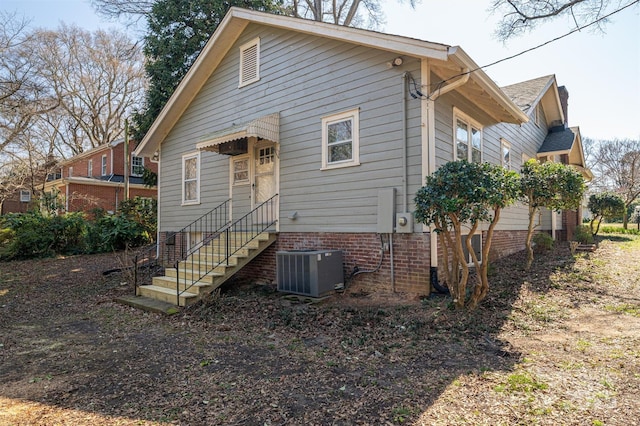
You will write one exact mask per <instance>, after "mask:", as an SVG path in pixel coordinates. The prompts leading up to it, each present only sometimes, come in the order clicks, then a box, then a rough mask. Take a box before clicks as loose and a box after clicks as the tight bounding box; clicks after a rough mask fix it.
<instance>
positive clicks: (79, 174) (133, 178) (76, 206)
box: [44, 140, 158, 212]
mask: <svg viewBox="0 0 640 426" xmlns="http://www.w3.org/2000/svg"><path fill="white" fill-rule="evenodd" d="M133 145H134V144H131V145H130V148H129V153H131V151H133V148H134V146H133ZM124 146H125V144H124V141H123V140H118V141H115V142H113V143H110V144H106V145H102V146H99V147H97V148H94V149H91V150H89V151H86V152H83V153H82V154H78V155H76V156H75V157H72V158H70V159H68V160H66V161H63V162H62V163H60V169H59V170H58V171H57V172H56V174H54V175H50V176H49V178H48V179H47V182H46V183H45V187H44V189H45V192H49V193H52V192H56V193H57V194H58V197H59V200H60V202H61V203H63V205H60V207H61V208H63V209H64V210H65V211H69V212H75V211H86V212H89V211H91V210H92V209H95V208H101V209H104V210H106V211H108V212H115V211H116V210H117V209H118V206H119V204H120V203H121V202H122V200H124V199H125V198H127V197H126V195H125V190H126V188H125V184H124V182H125V164H126V157H125V150H124ZM130 158H131V160H130V161H131V168H130V170H129V197H128V198H135V197H143V198H157V194H158V191H157V189H156V187H155V186H154V187H151V188H149V187H146V186H145V185H144V183H143V180H142V173H143V170H144V169H145V168H147V169H149V170H151V171H153V172H154V173H157V172H158V164H157V163H156V162H154V161H152V160H151V159H150V158H149V157H137V156H134V155H131V156H130Z"/></svg>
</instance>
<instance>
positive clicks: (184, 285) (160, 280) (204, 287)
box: [152, 276, 218, 295]
mask: <svg viewBox="0 0 640 426" xmlns="http://www.w3.org/2000/svg"><path fill="white" fill-rule="evenodd" d="M152 284H153V285H155V286H158V287H163V288H167V289H170V290H173V292H174V293H175V292H176V277H167V276H164V277H153V278H152ZM216 287H218V285H216V284H212V283H206V282H202V281H198V282H197V283H195V284H194V282H193V281H184V280H181V281H180V291H187V292H189V293H193V294H197V295H201V294H206V293H207V292H211V291H213V290H214V289H215V288H216Z"/></svg>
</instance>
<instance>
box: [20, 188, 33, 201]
mask: <svg viewBox="0 0 640 426" xmlns="http://www.w3.org/2000/svg"><path fill="white" fill-rule="evenodd" d="M20 202H21V203H29V202H31V191H30V190H28V189H21V190H20Z"/></svg>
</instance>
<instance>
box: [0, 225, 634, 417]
mask: <svg viewBox="0 0 640 426" xmlns="http://www.w3.org/2000/svg"><path fill="white" fill-rule="evenodd" d="M120 261H121V256H120V255H94V256H76V257H67V258H58V259H45V260H37V261H21V262H10V263H0V357H1V363H0V425H47V426H49V425H161V424H167V423H168V424H180V425H302V424H304V425H361V424H362V425H364V424H367V425H385V424H388V425H393V424H411V425H530V424H537V425H625V426H626V425H631V424H640V398H639V397H638V395H639V394H640V238H637V237H635V238H633V237H626V236H625V237H619V236H618V237H611V239H605V240H604V241H602V242H601V244H600V247H599V249H598V250H597V251H596V252H595V253H588V254H580V255H577V256H571V254H570V252H569V249H568V247H567V246H560V247H558V248H556V249H554V251H552V252H549V253H546V254H539V255H538V257H537V259H536V261H535V262H534V267H533V268H532V271H531V272H529V273H527V272H525V271H524V270H523V269H522V265H523V264H524V259H523V257H522V255H520V254H518V255H515V256H512V257H509V258H507V259H504V260H502V261H500V262H496V263H494V264H492V265H491V267H490V271H491V277H490V284H491V289H490V294H489V298H488V300H486V301H485V302H484V303H483V304H482V305H481V306H480V307H479V309H477V310H476V311H475V312H472V313H468V312H457V311H453V310H451V308H450V299H449V298H447V297H444V296H435V297H433V298H431V299H426V300H422V301H420V300H411V301H407V300H405V299H401V298H397V297H387V298H381V297H375V298H374V297H372V296H370V295H363V294H360V293H359V294H348V293H347V294H343V295H335V296H333V297H331V298H330V299H328V300H326V301H324V302H322V303H318V304H308V303H301V302H298V301H295V300H289V299H287V298H284V297H282V295H280V294H278V293H277V292H275V291H274V289H273V287H271V286H260V285H250V284H244V285H242V284H241V283H236V284H235V285H233V286H230V287H229V288H227V289H226V291H225V292H223V294H222V295H220V296H218V297H212V298H210V299H209V300H206V301H205V303H201V304H198V305H195V306H193V307H190V308H188V309H186V310H184V311H182V312H180V313H179V314H177V315H174V316H171V317H166V316H162V315H159V314H151V313H146V312H142V311H138V310H135V309H133V308H130V307H127V306H123V305H119V304H117V303H114V302H113V299H114V297H116V296H118V295H121V294H125V293H131V292H132V291H133V289H132V288H131V286H130V285H129V284H127V283H126V281H127V276H126V274H123V273H116V274H111V275H108V276H103V275H102V271H104V270H107V269H111V268H114V267H117V266H119V265H120ZM123 283H124V284H123Z"/></svg>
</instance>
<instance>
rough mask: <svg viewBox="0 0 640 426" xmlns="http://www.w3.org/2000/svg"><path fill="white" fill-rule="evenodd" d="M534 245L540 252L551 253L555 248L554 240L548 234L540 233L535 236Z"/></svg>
mask: <svg viewBox="0 0 640 426" xmlns="http://www.w3.org/2000/svg"><path fill="white" fill-rule="evenodd" d="M533 243H534V244H535V249H536V251H538V252H543V251H549V250H551V249H552V248H553V244H554V241H553V238H551V235H549V234H547V233H546V232H539V233H537V234H536V235H534V236H533Z"/></svg>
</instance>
